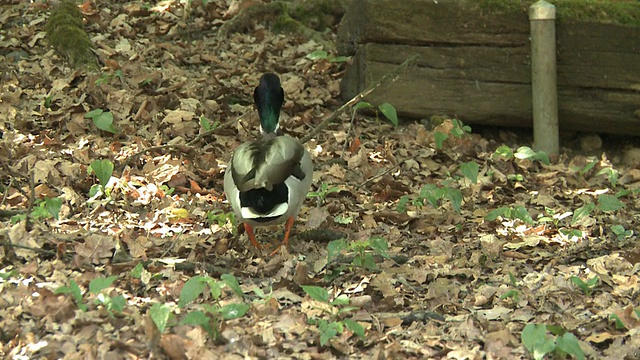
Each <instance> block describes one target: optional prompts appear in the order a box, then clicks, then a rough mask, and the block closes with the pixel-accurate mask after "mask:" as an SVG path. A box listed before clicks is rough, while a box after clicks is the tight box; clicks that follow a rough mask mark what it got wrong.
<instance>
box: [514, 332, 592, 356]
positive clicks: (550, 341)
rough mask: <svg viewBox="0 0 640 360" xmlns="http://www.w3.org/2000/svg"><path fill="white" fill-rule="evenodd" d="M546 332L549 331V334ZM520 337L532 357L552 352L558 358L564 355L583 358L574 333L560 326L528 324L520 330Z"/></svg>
mask: <svg viewBox="0 0 640 360" xmlns="http://www.w3.org/2000/svg"><path fill="white" fill-rule="evenodd" d="M547 332H551V334H552V336H549V335H548V334H547ZM520 339H521V340H522V343H523V344H524V346H525V347H526V348H527V350H529V352H530V353H531V355H532V356H533V358H534V359H536V360H540V359H543V358H544V357H545V356H546V355H547V354H554V355H555V356H556V357H558V358H560V359H564V358H565V357H566V355H571V356H574V357H575V358H577V359H579V360H582V359H584V358H585V357H584V352H583V351H582V349H581V348H580V343H579V342H578V339H577V338H576V336H575V335H573V334H572V333H570V332H568V331H566V330H565V329H564V328H562V327H560V326H550V325H544V324H528V325H527V326H525V327H524V329H523V330H522V334H520Z"/></svg>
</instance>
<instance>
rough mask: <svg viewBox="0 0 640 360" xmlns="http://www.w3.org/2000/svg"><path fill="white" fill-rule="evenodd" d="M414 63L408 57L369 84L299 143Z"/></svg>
mask: <svg viewBox="0 0 640 360" xmlns="http://www.w3.org/2000/svg"><path fill="white" fill-rule="evenodd" d="M416 61H418V55H412V56H410V57H409V58H408V59H407V60H405V61H404V62H403V63H402V64H400V65H398V66H396V67H395V68H394V69H393V70H392V71H391V72H390V73H388V74H386V75H385V76H383V77H382V78H380V79H379V80H378V81H377V82H375V83H373V84H371V85H370V86H369V87H368V88H366V89H364V90H362V91H361V92H360V93H359V94H358V95H356V96H354V97H353V98H352V99H351V100H349V101H347V102H346V103H344V105H342V106H340V107H339V108H338V109H337V110H336V111H334V112H333V113H332V114H331V115H329V117H327V118H326V119H324V120H323V121H322V122H321V123H320V124H319V125H318V126H316V128H315V129H313V131H311V132H310V133H309V134H307V136H305V137H303V138H302V139H300V142H301V143H303V144H304V143H306V142H307V141H309V140H311V138H313V137H314V136H316V135H317V134H318V133H319V132H320V131H321V130H322V129H324V128H325V127H326V126H327V125H329V124H330V123H331V122H333V121H334V120H335V119H336V118H337V117H338V115H340V114H342V113H343V112H344V111H345V110H347V108H350V107H352V106H353V105H355V104H357V103H358V102H359V101H360V100H362V99H363V98H364V97H366V96H367V95H369V94H371V93H372V92H373V90H375V89H377V88H378V87H380V85H382V84H384V83H386V82H387V81H391V82H393V81H395V80H396V79H397V78H398V75H400V73H401V72H402V71H404V70H405V69H406V68H407V67H408V66H409V65H412V64H414V63H415V62H416Z"/></svg>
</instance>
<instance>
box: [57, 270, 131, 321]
mask: <svg viewBox="0 0 640 360" xmlns="http://www.w3.org/2000/svg"><path fill="white" fill-rule="evenodd" d="M117 278H118V277H117V276H115V275H114V276H109V277H107V278H96V279H93V280H91V282H90V283H89V294H91V295H95V299H94V304H95V305H99V306H100V305H101V306H103V307H104V308H105V309H106V310H107V311H108V312H109V315H110V316H113V313H114V312H117V313H120V312H122V310H123V309H124V305H125V303H126V301H125V298H124V296H122V295H117V296H109V295H108V294H106V293H104V292H103V290H104V289H107V288H109V287H111V285H112V284H113V282H114V281H115V280H116V279H117ZM55 294H70V295H71V297H73V300H74V301H75V303H76V305H77V306H78V309H80V310H82V311H87V310H88V305H87V304H86V303H85V302H84V301H83V296H82V290H81V289H80V286H79V285H78V283H77V282H76V281H75V280H71V281H69V286H68V287H67V286H61V287H59V288H58V289H56V291H55Z"/></svg>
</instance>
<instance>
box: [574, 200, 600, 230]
mask: <svg viewBox="0 0 640 360" xmlns="http://www.w3.org/2000/svg"><path fill="white" fill-rule="evenodd" d="M595 208H596V206H595V204H593V203H588V204H585V205H583V206H581V207H579V208H577V209H576V211H574V212H573V218H572V219H571V225H575V224H576V223H577V222H578V221H580V220H581V219H582V218H584V217H587V216H589V215H590V214H591V213H592V212H593V210H595Z"/></svg>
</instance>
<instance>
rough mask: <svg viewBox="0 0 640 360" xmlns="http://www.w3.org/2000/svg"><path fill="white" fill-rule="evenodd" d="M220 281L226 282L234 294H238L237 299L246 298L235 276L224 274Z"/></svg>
mask: <svg viewBox="0 0 640 360" xmlns="http://www.w3.org/2000/svg"><path fill="white" fill-rule="evenodd" d="M220 279H221V280H222V281H224V283H225V284H226V285H227V286H228V287H229V288H230V289H231V290H232V291H233V293H234V294H236V296H237V297H239V298H242V297H244V292H243V291H242V289H241V288H240V283H238V280H237V279H236V277H235V276H233V275H231V274H223V275H222V276H220Z"/></svg>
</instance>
